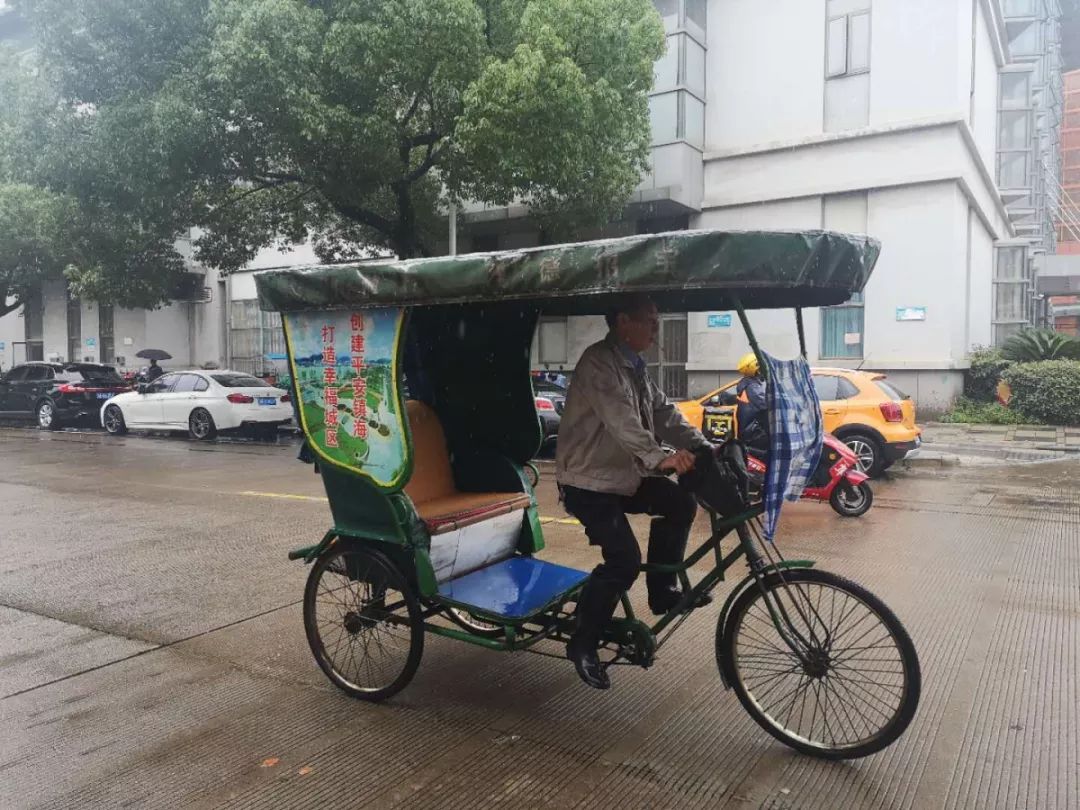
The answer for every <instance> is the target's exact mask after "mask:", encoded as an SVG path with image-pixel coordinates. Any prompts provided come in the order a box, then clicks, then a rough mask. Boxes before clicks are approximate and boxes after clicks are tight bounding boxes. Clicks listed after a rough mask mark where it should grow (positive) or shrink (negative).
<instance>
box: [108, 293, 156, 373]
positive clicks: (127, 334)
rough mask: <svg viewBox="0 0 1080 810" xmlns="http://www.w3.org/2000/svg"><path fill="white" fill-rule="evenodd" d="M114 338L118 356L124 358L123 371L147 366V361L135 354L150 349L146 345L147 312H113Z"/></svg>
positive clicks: (142, 310)
mask: <svg viewBox="0 0 1080 810" xmlns="http://www.w3.org/2000/svg"><path fill="white" fill-rule="evenodd" d="M113 338H114V340H115V342H116V355H117V357H123V358H124V362H123V363H122V364H120V368H121V369H122V370H130V369H135V368H139V367H141V366H144V365H146V361H145V360H140V359H139V358H137V357H136V356H135V352H137V351H140V350H142V349H146V348H157V347H156V346H154V347H149V346H147V345H146V310H144V309H121V308H120V307H117V308H116V309H114V310H113Z"/></svg>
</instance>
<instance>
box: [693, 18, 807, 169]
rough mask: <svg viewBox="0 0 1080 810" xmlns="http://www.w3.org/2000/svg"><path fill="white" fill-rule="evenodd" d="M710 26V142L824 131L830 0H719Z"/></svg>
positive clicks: (716, 146) (723, 144) (712, 146)
mask: <svg viewBox="0 0 1080 810" xmlns="http://www.w3.org/2000/svg"><path fill="white" fill-rule="evenodd" d="M708 29H709V30H708V45H709V49H708V53H707V57H706V74H707V76H706V85H707V92H706V105H705V146H706V149H707V150H727V149H740V148H745V147H748V146H752V145H755V144H761V143H768V142H770V141H778V140H787V139H791V138H799V137H804V136H808V135H818V134H820V133H821V131H822V112H823V99H824V91H825V0H771V1H770V2H768V3H763V2H762V0H713V2H712V3H710V4H709V25H708ZM706 188H708V181H706Z"/></svg>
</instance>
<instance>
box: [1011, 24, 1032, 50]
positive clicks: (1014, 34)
mask: <svg viewBox="0 0 1080 810" xmlns="http://www.w3.org/2000/svg"><path fill="white" fill-rule="evenodd" d="M1009 52H1010V53H1011V54H1012V55H1013V56H1035V55H1037V54H1038V53H1039V24H1038V23H1028V24H1026V25H1019V26H1015V27H1012V26H1010V28H1009Z"/></svg>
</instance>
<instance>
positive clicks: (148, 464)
mask: <svg viewBox="0 0 1080 810" xmlns="http://www.w3.org/2000/svg"><path fill="white" fill-rule="evenodd" d="M294 456H295V447H294V446H292V445H291V444H289V443H283V444H281V445H279V446H272V445H260V444H256V443H243V442H232V443H220V444H209V445H198V444H191V443H189V442H188V441H186V440H180V439H158V440H154V439H149V438H145V437H137V436H132V437H126V438H123V439H115V438H111V437H106V436H103V435H101V434H58V435H51V434H46V433H38V432H36V431H26V430H11V429H0V508H2V513H0V514H2V517H0V806H3V807H4V808H22V807H56V808H68V807H79V808H88V807H120V806H135V807H154V808H158V807H217V806H226V805H228V806H239V807H280V808H302V807H312V808H331V807H349V808H354V807H368V806H371V807H380V808H388V807H409V808H414V807H469V808H487V807H492V806H509V807H514V808H530V807H559V808H568V807H577V806H581V807H590V808H595V807H613V806H618V807H620V809H621V810H629V808H638V807H641V808H657V807H677V808H684V807H709V808H715V807H763V808H774V809H776V808H849V807H852V808H853V807H867V808H871V807H872V808H939V807H943V808H968V807H970V808H998V807H1001V808H1076V807H1078V806H1080V741H1078V737H1080V730H1078V725H1080V708H1078V706H1080V687H1078V686H1077V680H1078V678H1077V676H1078V675H1080V460H1070V461H1063V462H1055V463H1051V464H1037V465H1022V466H997V467H989V466H981V467H971V468H968V467H959V468H951V469H942V470H936V471H920V472H919V473H918V474H914V473H909V474H907V475H905V476H903V477H898V478H895V479H892V480H889V481H884V482H880V483H878V484H876V486H875V493H876V495H877V500H876V502H875V505H874V507H873V509H872V510H871V511H870V513H869V514H867V515H866V516H865V517H863V518H861V519H858V520H854V521H850V520H849V521H844V520H841V519H840V518H838V517H836V516H835V515H834V514H833V513H832V511H831V510H830V509H829V508H828V507H827V506H823V505H815V504H797V505H795V506H793V507H791V508H790V510H789V511H788V512H787V513H786V515H785V519H784V525H783V528H782V531H781V536H780V543H781V545H782V548H783V549H784V550H785V553H787V555H788V556H791V557H804V556H806V557H812V558H815V559H817V560H818V561H819V566H820V567H822V568H826V569H829V570H832V571H835V572H837V573H840V574H843V575H845V576H849V577H851V578H853V579H856V580H857V581H859V582H861V583H862V584H863V585H865V586H867V587H869V588H870V589H871V590H873V591H875V592H876V593H877V594H878V595H880V596H881V597H882V598H884V599H885V601H886V602H887V603H888V604H889V605H890V606H891V607H892V608H893V609H894V610H895V611H896V613H897V614H898V615H899V616H900V618H901V619H902V620H903V621H904V623H905V624H906V625H907V627H908V629H909V631H910V632H911V635H912V637H913V638H914V640H915V643H916V646H917V647H918V650H919V653H920V657H921V662H922V671H923V697H922V703H921V705H920V709H919V713H918V715H917V716H916V719H915V721H914V723H913V724H912V726H911V728H910V729H909V730H908V732H907V734H906V735H905V736H904V737H903V738H901V740H899V741H898V742H897V743H896V744H895V745H893V746H892V747H891V748H890V749H888V750H887V751H885V752H883V753H881V754H878V755H876V756H872V757H869V758H867V759H864V760H859V761H856V762H850V763H825V762H818V761H814V760H810V759H808V758H806V757H803V756H800V755H798V754H795V753H793V752H791V751H789V750H787V749H785V748H784V747H783V746H781V745H780V744H778V743H776V742H774V741H773V740H772V738H771V737H769V736H768V735H766V734H765V733H764V732H763V731H761V730H760V729H759V728H758V727H757V726H756V725H755V724H754V723H753V721H752V720H750V718H749V717H748V716H747V715H746V714H745V713H744V712H743V710H742V708H741V706H740V705H739V703H738V701H737V700H736V699H735V697H734V695H732V694H731V693H730V692H725V691H724V689H723V688H722V686H721V683H720V679H719V677H718V675H717V672H716V667H715V662H714V659H713V633H714V628H715V623H716V614H717V612H718V607H717V606H716V605H714V606H713V607H710V608H708V609H705V610H701V611H697V612H695V613H694V614H693V615H692V616H691V617H690V619H689V620H688V621H687V622H686V624H685V625H684V626H683V627H682V628H681V629H680V631H679V633H678V635H676V636H675V637H674V639H673V640H672V641H671V643H670V644H669V645H668V646H665V647H664V649H663V650H662V651H661V657H660V659H659V660H658V661H657V664H656V666H654V667H653V668H652V669H650V670H648V671H643V670H640V669H634V668H629V667H623V668H619V669H617V670H616V671H614V679H615V687H614V689H612V690H611V691H610V692H608V693H598V692H595V691H592V690H589V689H587V688H586V687H585V686H583V685H581V684H580V683H579V682H578V680H577V678H576V676H575V675H574V673H573V671H572V669H571V668H570V666H569V665H568V664H567V663H566V662H564V661H560V660H557V659H553V658H545V657H540V656H534V655H526V654H521V653H518V654H513V655H510V654H505V653H494V652H488V651H484V650H481V649H478V648H474V647H471V646H467V645H463V644H460V643H455V642H452V641H449V640H444V639H438V638H430V637H429V639H428V641H427V644H426V648H425V653H424V660H423V662H422V663H421V666H420V671H419V673H418V675H417V677H416V679H415V680H414V681H413V683H412V684H411V685H410V686H409V687H408V688H407V689H406V690H405V691H404V692H403V693H401V694H400V695H399V696H397V697H396V698H394V699H393V700H392V701H390V702H388V703H386V704H383V705H377V706H376V705H368V704H364V703H359V702H356V701H352V700H350V699H348V698H346V697H344V696H343V695H341V694H340V693H338V692H337V691H336V690H335V689H334V688H333V687H332V686H330V684H329V683H328V682H327V681H326V680H325V678H324V677H323V676H322V674H321V672H320V671H319V670H318V669H317V667H316V665H315V663H314V661H313V659H312V657H311V654H310V652H309V651H308V648H307V644H306V641H305V638H304V632H303V627H302V623H301V613H300V607H299V600H300V597H301V594H302V590H303V584H304V577H305V574H306V570H305V568H304V566H303V565H302V564H299V563H290V562H288V561H286V559H285V554H286V552H287V551H288V550H289V549H290V548H293V547H295V546H299V545H304V544H307V543H309V542H313V541H314V540H317V539H318V538H319V537H320V536H321V535H322V533H323V532H324V531H325V529H326V528H327V527H328V525H329V514H328V511H327V507H326V504H325V503H324V502H323V500H322V489H321V484H320V482H319V479H318V478H317V477H316V476H315V475H313V474H312V472H311V468H310V467H307V466H305V465H302V464H300V463H298V462H296V461H295V460H294ZM552 490H553V487H552V486H551V484H550V483H549V482H548V483H545V484H543V485H542V488H541V493H540V494H541V501H542V507H543V508H542V512H543V514H544V515H545V517H547V518H564V517H565V516H564V515H563V514H562V513H560V512H559V511H558V509H557V508H556V505H555V503H554V496H553V491H552ZM703 525H704V521H700V520H699V524H698V530H699V531H700V530H702V529H703ZM546 531H547V540H548V549H547V551H546V552H545V558H546V559H551V560H554V561H558V562H562V563H564V564H568V565H573V566H577V567H583V568H587V567H590V566H591V565H592V564H594V562H595V560H596V555H595V552H594V551H593V550H592V549H590V548H589V547H588V546H587V545H586V544H585V542H584V539H583V536H582V534H581V531H580V529H579V528H578V527H576V526H574V525H570V524H568V523H559V522H550V523H548V525H547V526H546ZM727 587H728V585H727V584H725V585H723V586H722V587H721V589H720V590H719V592H718V593H717V594H716V595H717V596H718V599H717V602H718V603H719V602H720V601H722V598H723V596H724V595H725V594H726V591H727ZM643 596H644V594H643V588H642V587H640V586H639V587H638V588H636V589H635V593H634V599H635V602H636V603H637V602H643V601H644V600H643ZM556 651H557V650H556Z"/></svg>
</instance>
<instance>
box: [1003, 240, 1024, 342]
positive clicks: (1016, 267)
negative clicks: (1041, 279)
mask: <svg viewBox="0 0 1080 810" xmlns="http://www.w3.org/2000/svg"><path fill="white" fill-rule="evenodd" d="M1030 291H1031V278H1030V271H1029V268H1028V261H1027V250H1026V248H1024V247H1022V246H1021V247H1001V248H998V250H997V258H996V260H995V263H994V344H995V345H998V346H1000V345H1001V344H1002V343H1004V342H1005V340H1007V339H1008V338H1009V336H1010V335H1014V334H1016V333H1017V332H1019V331H1020V330H1021V329H1022V328H1023V327H1024V326H1025V325H1027V324H1028V323H1029V315H1030V312H1029V310H1030V300H1031V292H1030Z"/></svg>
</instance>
